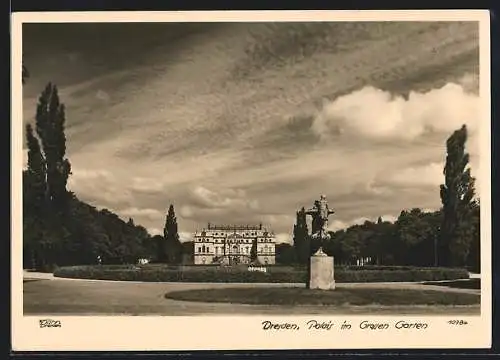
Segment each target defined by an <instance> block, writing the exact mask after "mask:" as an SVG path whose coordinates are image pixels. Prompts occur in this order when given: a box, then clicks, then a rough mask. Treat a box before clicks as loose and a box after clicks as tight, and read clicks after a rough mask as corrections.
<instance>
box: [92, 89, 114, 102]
mask: <svg viewBox="0 0 500 360" xmlns="http://www.w3.org/2000/svg"><path fill="white" fill-rule="evenodd" d="M95 97H96V98H97V99H99V100H101V101H104V102H107V101H109V100H110V99H111V97H110V96H109V94H108V93H107V92H106V91H104V90H98V91H97V93H96V94H95Z"/></svg>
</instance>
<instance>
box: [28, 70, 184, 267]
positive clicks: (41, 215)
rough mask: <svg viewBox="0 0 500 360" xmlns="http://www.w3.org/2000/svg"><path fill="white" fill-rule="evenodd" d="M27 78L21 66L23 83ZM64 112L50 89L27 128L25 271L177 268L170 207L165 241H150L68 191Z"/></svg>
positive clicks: (174, 224) (174, 222)
mask: <svg viewBox="0 0 500 360" xmlns="http://www.w3.org/2000/svg"><path fill="white" fill-rule="evenodd" d="M27 76H28V73H27V70H25V68H24V66H23V79H22V80H23V83H24V82H25V79H26V78H27ZM65 121H66V118H65V108H64V105H63V104H61V103H60V100H59V95H58V89H57V87H56V86H55V85H53V84H51V83H49V84H48V85H47V86H46V87H45V89H44V90H43V92H42V93H41V95H40V97H39V99H38V104H37V109H36V116H35V124H34V126H33V125H31V124H27V125H26V144H27V147H28V161H27V167H26V169H25V170H23V266H24V268H33V269H38V270H50V269H52V268H53V267H54V266H64V265H84V264H95V263H97V259H98V257H99V258H100V261H101V262H102V263H106V264H126V263H135V262H136V261H137V260H138V259H139V258H149V259H153V260H155V261H159V262H172V263H176V262H180V261H181V259H182V253H183V249H182V246H181V243H180V241H179V235H178V229H177V227H178V226H177V219H176V217H175V211H174V207H173V205H170V207H169V209H168V213H167V215H166V221H165V228H164V234H163V236H154V237H151V235H150V234H149V233H148V231H147V230H146V229H145V228H144V227H142V226H140V225H136V224H135V223H134V221H133V219H131V218H129V219H128V221H124V220H122V219H121V218H120V217H119V216H118V215H116V214H114V213H113V212H111V211H110V210H108V209H102V210H98V209H97V208H95V207H94V206H92V205H89V204H87V203H85V202H83V201H81V200H79V199H78V198H77V196H76V195H75V194H74V193H72V192H71V191H68V190H67V183H68V178H69V176H71V163H70V161H69V159H68V158H67V157H66V136H65V132H64V130H65Z"/></svg>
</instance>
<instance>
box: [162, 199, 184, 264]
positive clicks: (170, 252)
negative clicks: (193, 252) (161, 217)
mask: <svg viewBox="0 0 500 360" xmlns="http://www.w3.org/2000/svg"><path fill="white" fill-rule="evenodd" d="M177 228H178V226H177V218H176V216H175V210H174V206H173V205H170V207H169V208H168V212H167V216H166V218H165V227H164V228H163V237H164V238H165V246H166V252H167V261H168V262H169V263H174V264H175V263H179V262H180V261H181V259H182V244H181V242H180V240H179V233H178V229H177Z"/></svg>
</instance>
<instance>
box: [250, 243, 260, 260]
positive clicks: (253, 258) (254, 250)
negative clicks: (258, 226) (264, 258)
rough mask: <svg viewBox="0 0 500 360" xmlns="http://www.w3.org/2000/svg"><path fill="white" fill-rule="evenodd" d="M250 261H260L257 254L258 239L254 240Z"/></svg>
mask: <svg viewBox="0 0 500 360" xmlns="http://www.w3.org/2000/svg"><path fill="white" fill-rule="evenodd" d="M250 262H251V263H252V264H253V263H257V262H259V258H258V256H257V239H254V240H253V241H252V248H251V249H250Z"/></svg>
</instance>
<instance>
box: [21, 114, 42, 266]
mask: <svg viewBox="0 0 500 360" xmlns="http://www.w3.org/2000/svg"><path fill="white" fill-rule="evenodd" d="M26 143H27V146H28V163H27V169H26V170H25V171H24V172H23V217H24V218H26V220H27V221H26V222H25V223H24V225H25V231H24V252H25V254H26V257H25V265H27V266H28V264H29V267H32V268H36V267H38V265H40V266H42V265H43V264H44V258H45V256H44V254H43V249H44V248H45V246H44V244H43V241H44V238H45V236H44V233H45V221H44V219H45V208H46V207H45V205H46V203H45V193H46V188H47V184H46V164H45V158H44V156H43V153H42V150H41V148H40V143H39V142H38V139H37V138H36V136H35V134H34V133H33V128H32V126H31V124H28V125H26Z"/></svg>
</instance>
